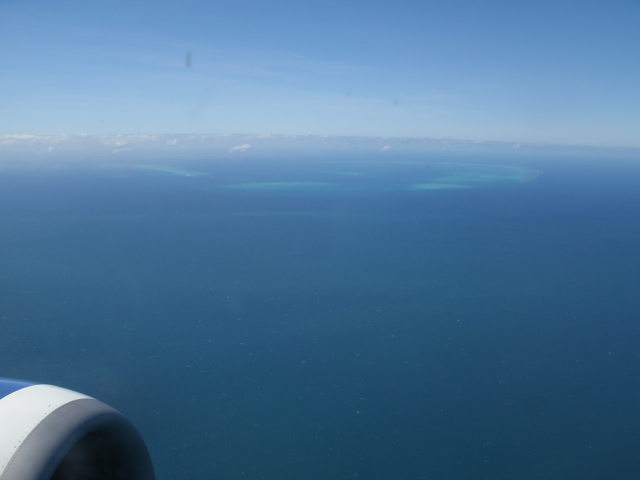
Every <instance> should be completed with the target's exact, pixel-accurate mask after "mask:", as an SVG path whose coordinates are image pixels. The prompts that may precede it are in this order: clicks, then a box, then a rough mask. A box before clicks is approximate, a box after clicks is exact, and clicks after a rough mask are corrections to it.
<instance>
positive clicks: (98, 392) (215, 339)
mask: <svg viewBox="0 0 640 480" xmlns="http://www.w3.org/2000/svg"><path fill="white" fill-rule="evenodd" d="M247 153H248V155H247V156H245V157H243V160H242V161H238V160H236V159H233V160H225V161H213V160H212V161H208V160H207V159H203V158H200V157H199V158H197V159H191V160H190V159H189V158H186V159H181V160H180V161H171V160H167V159H166V158H165V159H162V161H159V162H155V163H154V162H152V161H149V160H148V159H145V160H144V161H138V160H137V159H136V158H134V157H132V158H131V159H129V160H128V161H127V162H120V163H117V164H113V163H108V162H102V161H100V162H97V161H96V162H91V161H87V162H73V163H71V164H69V165H63V164H52V165H50V166H47V167H46V168H45V167H41V168H40V167H33V166H31V167H30V168H20V166H16V165H15V164H14V165H10V166H9V167H7V168H5V169H4V170H2V171H0V229H1V230H0V297H1V302H0V306H1V311H0V314H1V317H2V318H1V323H0V332H1V334H0V365H1V366H2V372H1V373H2V375H1V376H3V377H14V378H22V379H29V380H34V381H39V382H43V383H51V384H54V385H60V386H63V387H66V388H70V389H73V390H77V391H80V392H83V393H86V394H88V395H91V396H94V397H96V398H99V399H100V400H102V401H104V402H105V403H108V404H109V405H112V406H113V407H115V408H117V409H119V410H120V411H121V412H123V413H124V414H125V415H126V416H127V417H128V418H130V419H131V420H132V421H133V422H134V423H135V424H136V426H137V427H138V428H139V429H140V431H141V433H142V435H143V437H144V438H145V440H146V442H147V444H148V446H149V449H150V452H151V455H152V458H153V461H154V464H155V468H156V474H157V478H158V479H160V480H178V479H193V478H211V479H220V480H232V479H233V480H237V479H246V480H253V479H261V480H294V479H305V480H328V479H332V480H390V479H401V480H439V479H447V480H500V479H504V480H507V479H508V480H533V479H545V480H555V479H557V480H560V479H561V480H574V479H575V480H589V479H593V480H596V479H597V480H601V479H604V478H610V479H612V478H615V479H617V480H623V479H636V478H638V476H639V475H640V456H639V455H638V451H639V450H640V294H639V292H640V215H639V214H640V210H639V209H640V189H639V188H638V185H639V184H640V163H639V162H637V161H635V162H634V161H632V160H625V159H611V158H593V157H585V158H582V157H579V156H578V157H577V156H567V157H562V156H549V155H547V156H517V157H516V156H515V155H514V156H509V155H506V154H505V155H500V156H497V157H496V158H493V157H490V156H486V155H484V156H483V155H479V156H477V155H472V154H464V155H458V156H446V157H441V156H438V155H436V154H428V155H425V154H419V153H412V154H406V155H404V156H396V157H394V156H389V157H388V158H389V159H388V160H386V161H385V162H379V161H375V162H372V161H369V160H368V159H367V155H366V154H363V153H359V154H351V155H346V154H342V155H339V154H332V155H328V154H327V155H325V156H323V155H313V156H308V157H307V156H305V155H304V153H299V152H298V153H296V154H295V155H293V154H292V155H290V156H289V157H286V158H278V159H273V158H272V159H270V160H269V161H265V160H264V159H258V158H256V159H253V158H252V157H251V155H250V152H247Z"/></svg>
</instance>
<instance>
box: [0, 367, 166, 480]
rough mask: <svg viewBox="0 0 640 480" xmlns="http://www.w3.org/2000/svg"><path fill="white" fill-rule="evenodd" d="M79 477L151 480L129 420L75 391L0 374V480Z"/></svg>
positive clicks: (143, 447) (141, 445) (146, 459)
mask: <svg viewBox="0 0 640 480" xmlns="http://www.w3.org/2000/svg"><path fill="white" fill-rule="evenodd" d="M85 478H86V479H92V480H154V478H155V475H154V473H153V465H152V463H151V458H150V456H149V452H148V450H147V446H146V445H145V443H144V440H143V439H142V437H141V436H140V434H139V433H138V430H137V429H136V428H135V427H134V426H133V424H132V423H131V422H130V421H129V420H127V419H126V418H125V417H124V416H123V415H122V414H121V413H120V412H118V411H117V410H114V409H113V408H111V407H109V406H107V405H105V404H104V403H102V402H100V401H98V400H96V399H95V398H91V397H88V396H86V395H82V394H81V393H77V392H73V391H71V390H67V389H64V388H60V387H55V386H53V385H42V384H36V383H31V382H25V381H21V380H12V379H7V378H0V479H2V480H71V479H85Z"/></svg>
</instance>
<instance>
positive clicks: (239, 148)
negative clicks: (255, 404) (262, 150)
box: [229, 143, 251, 153]
mask: <svg viewBox="0 0 640 480" xmlns="http://www.w3.org/2000/svg"><path fill="white" fill-rule="evenodd" d="M250 148H251V145H249V144H248V143H245V144H244V145H238V146H237V147H231V148H230V149H229V153H233V152H246V151H247V150H249V149H250Z"/></svg>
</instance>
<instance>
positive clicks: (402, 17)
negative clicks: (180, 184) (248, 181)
mask: <svg viewBox="0 0 640 480" xmlns="http://www.w3.org/2000/svg"><path fill="white" fill-rule="evenodd" d="M638 25H640V1H638V0H608V1H593V0H537V1H527V0H501V1H498V0H475V1H472V0H447V1H429V0H420V1H413V0H395V1H393V2H392V1H388V0H387V1H379V0H347V1H345V0H340V1H337V0H322V1H319V2H314V1H312V0H269V1H265V0H206V1H200V0H182V1H168V0H126V1H125V0H109V1H103V0H92V1H87V0H58V1H56V2H51V1H50V0H46V1H43V0H0V59H1V60H0V135H3V134H5V135H6V134H35V135H41V134H79V133H96V134H120V133H121V134H152V133H153V134H162V133H197V134H204V133H206V134H209V133H212V134H220V133H230V134H291V135H347V136H352V135H355V136H383V137H419V138H451V139H460V140H483V141H488V140H491V141H512V142H531V143H553V144H563V145H597V146H621V147H640V135H639V134H638V132H640V88H639V87H638V86H639V85H640V61H639V59H640V28H638Z"/></svg>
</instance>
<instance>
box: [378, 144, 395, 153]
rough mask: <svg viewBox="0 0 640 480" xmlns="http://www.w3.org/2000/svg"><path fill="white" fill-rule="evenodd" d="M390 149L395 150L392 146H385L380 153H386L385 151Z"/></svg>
mask: <svg viewBox="0 0 640 480" xmlns="http://www.w3.org/2000/svg"><path fill="white" fill-rule="evenodd" d="M390 148H393V146H392V145H385V146H383V147H380V151H381V152H384V151H385V150H389V149H390Z"/></svg>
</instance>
